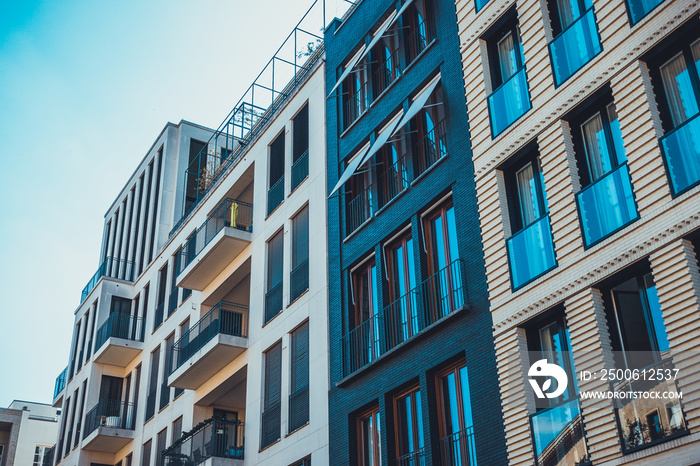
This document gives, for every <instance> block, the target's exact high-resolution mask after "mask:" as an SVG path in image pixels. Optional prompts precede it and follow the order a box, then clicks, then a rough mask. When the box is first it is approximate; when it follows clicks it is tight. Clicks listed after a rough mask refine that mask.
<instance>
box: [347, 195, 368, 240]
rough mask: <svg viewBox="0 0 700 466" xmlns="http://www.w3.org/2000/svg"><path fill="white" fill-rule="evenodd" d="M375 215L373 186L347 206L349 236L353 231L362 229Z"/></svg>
mask: <svg viewBox="0 0 700 466" xmlns="http://www.w3.org/2000/svg"><path fill="white" fill-rule="evenodd" d="M373 213H374V209H373V207H372V186H371V185H370V186H368V187H367V188H365V189H364V190H362V191H360V193H359V194H358V195H357V196H355V197H353V198H352V199H351V200H350V201H349V202H348V203H347V205H346V206H345V215H346V219H347V220H346V222H347V223H346V225H345V231H346V236H348V235H349V234H350V233H352V232H353V231H355V230H357V229H358V228H360V226H361V225H362V224H364V223H365V222H366V221H367V220H369V218H370V217H371V216H372V214H373Z"/></svg>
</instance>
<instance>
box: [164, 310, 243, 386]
mask: <svg viewBox="0 0 700 466" xmlns="http://www.w3.org/2000/svg"><path fill="white" fill-rule="evenodd" d="M219 334H223V335H232V336H235V337H243V338H248V306H246V305H243V304H236V303H229V302H227V301H219V302H218V303H217V304H216V305H215V306H214V307H212V308H211V310H210V311H209V312H207V313H206V314H205V315H204V317H202V318H201V319H199V321H197V323H195V324H194V325H192V327H190V329H189V330H187V331H186V332H185V333H183V334H182V336H181V337H180V339H179V340H177V341H176V342H175V344H174V345H173V353H172V358H173V361H172V364H170V368H171V370H170V373H171V374H172V373H173V372H175V371H176V370H177V369H178V368H179V367H180V366H182V365H183V364H184V363H185V362H187V361H188V360H189V359H190V358H191V357H192V356H193V355H194V354H195V353H196V352H197V351H199V350H200V349H202V348H203V347H204V345H206V344H207V343H208V342H209V341H211V340H212V339H213V338H214V337H215V336H217V335H219Z"/></svg>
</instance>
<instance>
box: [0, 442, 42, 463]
mask: <svg viewBox="0 0 700 466" xmlns="http://www.w3.org/2000/svg"><path fill="white" fill-rule="evenodd" d="M2 449H3V445H0V464H2ZM50 449H51V447H46V446H43V445H37V446H36V448H34V462H33V463H32V466H43V464H44V457H47V459H48V456H47V453H48V452H49V450H50Z"/></svg>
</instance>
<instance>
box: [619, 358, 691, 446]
mask: <svg viewBox="0 0 700 466" xmlns="http://www.w3.org/2000/svg"><path fill="white" fill-rule="evenodd" d="M639 372H640V373H643V374H645V376H644V377H640V378H639V379H638V380H631V381H627V380H625V381H622V382H618V383H617V384H615V385H614V386H613V391H614V392H640V393H643V394H645V395H647V394H648V396H641V397H638V398H636V399H634V398H632V399H630V398H624V399H623V398H616V399H615V412H616V414H617V419H618V429H619V431H620V438H621V440H622V450H623V452H624V453H631V452H633V451H637V450H641V449H643V448H647V447H650V446H652V445H656V444H659V443H663V442H666V441H668V440H671V439H674V438H676V437H680V436H682V435H685V434H687V433H688V426H687V424H686V422H685V416H684V414H683V408H682V406H681V403H680V400H679V399H678V394H679V393H680V392H679V391H678V385H677V384H676V380H675V374H676V371H675V369H674V366H673V363H672V362H671V360H670V359H665V360H663V361H660V362H658V363H656V364H653V365H651V366H648V367H646V368H644V369H640V370H639ZM649 374H651V375H652V377H649ZM650 379H652V380H650ZM671 393H673V394H675V397H671V396H669V394H671ZM664 396H667V398H664Z"/></svg>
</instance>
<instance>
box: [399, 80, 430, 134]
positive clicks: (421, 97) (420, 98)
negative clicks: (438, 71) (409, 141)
mask: <svg viewBox="0 0 700 466" xmlns="http://www.w3.org/2000/svg"><path fill="white" fill-rule="evenodd" d="M438 84H440V77H439V76H438V77H437V78H436V79H435V81H433V82H432V83H431V84H430V85H429V86H428V87H426V88H425V89H423V92H421V93H420V94H418V95H417V96H416V98H415V99H414V100H413V103H412V104H411V106H410V107H409V108H408V111H407V112H406V113H405V114H404V116H403V118H401V121H400V122H399V124H398V125H397V126H396V129H397V130H398V129H400V128H403V127H404V126H405V125H406V123H408V122H409V121H410V120H411V118H413V117H414V116H416V114H417V113H418V112H420V111H421V109H422V108H423V107H425V104H426V103H427V102H428V99H429V98H430V95H431V94H432V93H433V91H434V90H435V88H436V87H437V85H438Z"/></svg>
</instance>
